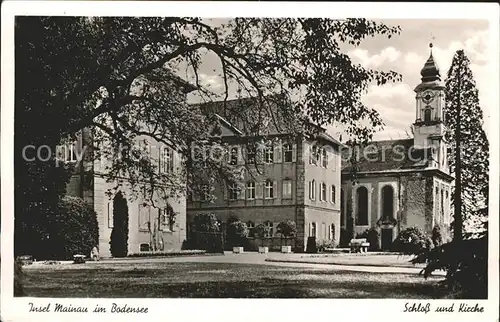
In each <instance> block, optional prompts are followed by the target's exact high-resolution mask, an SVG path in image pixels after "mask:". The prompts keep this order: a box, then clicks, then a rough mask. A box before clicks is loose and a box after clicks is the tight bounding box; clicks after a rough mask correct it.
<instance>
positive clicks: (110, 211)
mask: <svg viewBox="0 0 500 322" xmlns="http://www.w3.org/2000/svg"><path fill="white" fill-rule="evenodd" d="M108 228H113V202H112V201H110V202H108Z"/></svg>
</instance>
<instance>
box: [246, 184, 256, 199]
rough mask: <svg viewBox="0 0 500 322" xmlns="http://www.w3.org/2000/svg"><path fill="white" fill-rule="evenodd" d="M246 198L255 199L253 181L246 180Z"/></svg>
mask: <svg viewBox="0 0 500 322" xmlns="http://www.w3.org/2000/svg"><path fill="white" fill-rule="evenodd" d="M247 199H248V200H252V199H255V182H247Z"/></svg>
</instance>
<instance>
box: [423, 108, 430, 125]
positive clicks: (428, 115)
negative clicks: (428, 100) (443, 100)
mask: <svg viewBox="0 0 500 322" xmlns="http://www.w3.org/2000/svg"><path fill="white" fill-rule="evenodd" d="M430 121H431V109H430V108H426V109H425V112H424V122H430Z"/></svg>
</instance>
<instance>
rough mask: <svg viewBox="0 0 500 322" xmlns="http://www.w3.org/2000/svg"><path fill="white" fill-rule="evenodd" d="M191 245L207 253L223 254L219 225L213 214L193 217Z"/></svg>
mask: <svg viewBox="0 0 500 322" xmlns="http://www.w3.org/2000/svg"><path fill="white" fill-rule="evenodd" d="M193 223H194V225H193V226H194V231H193V232H192V233H191V237H190V238H192V241H190V243H191V245H194V246H195V248H197V249H204V250H206V252H207V253H224V247H223V246H224V245H223V243H222V233H221V229H220V224H219V222H218V220H217V217H216V216H215V214H210V213H209V214H197V215H196V216H195V217H194V221H193Z"/></svg>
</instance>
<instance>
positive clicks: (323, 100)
mask: <svg viewBox="0 0 500 322" xmlns="http://www.w3.org/2000/svg"><path fill="white" fill-rule="evenodd" d="M399 31H400V30H399V27H392V26H387V25H385V24H382V23H378V22H373V21H369V20H366V19H344V20H330V19H309V18H300V19H292V18H283V19H262V18H236V19H231V20H229V21H227V22H222V23H221V22H220V21H219V22H216V21H211V20H206V19H200V18H184V17H163V18H158V17H118V18H117V17H28V16H26V17H16V21H15V42H16V51H15V71H16V78H15V88H16V97H15V104H16V115H15V119H16V123H15V133H16V136H15V158H16V173H15V178H16V205H21V206H20V207H16V238H17V239H19V238H21V239H22V240H23V241H24V242H26V240H27V238H26V236H28V235H29V231H30V230H33V227H34V226H36V222H35V221H37V220H40V218H42V217H41V216H39V217H36V219H31V218H29V217H30V216H37V214H40V213H43V214H44V215H47V214H49V213H52V212H53V209H55V208H56V206H55V205H57V202H58V199H59V198H60V196H61V195H62V194H64V188H65V184H66V181H67V180H63V179H65V178H66V179H67V177H64V176H55V175H53V174H52V173H53V171H56V170H55V169H54V168H53V167H52V165H50V164H49V163H48V162H35V163H33V162H31V161H27V160H26V159H23V158H22V152H23V148H24V147H26V146H28V145H34V146H35V147H40V146H41V145H48V146H50V147H54V146H55V145H57V144H60V143H61V141H63V140H66V139H70V140H71V139H74V138H75V137H76V136H77V135H79V134H80V133H81V132H82V131H84V130H87V131H89V132H91V133H92V140H91V142H87V144H88V145H90V146H86V148H87V149H86V150H85V151H86V152H85V155H86V156H87V157H88V160H89V161H91V160H101V159H106V160H109V161H110V162H109V163H107V164H106V166H105V168H104V169H102V171H103V173H104V175H105V177H106V178H107V179H108V181H109V182H112V183H115V187H114V189H113V190H114V191H113V192H110V193H114V192H116V191H118V190H119V189H120V188H121V186H122V185H123V182H124V180H123V178H126V180H127V181H128V182H129V183H130V186H131V188H132V193H131V195H130V197H131V198H133V197H137V196H139V195H140V196H143V195H144V196H146V198H147V199H150V200H149V201H151V203H152V204H153V205H155V201H158V200H164V199H166V198H170V197H178V196H182V195H184V194H185V183H186V180H187V183H188V186H189V187H191V188H192V189H195V190H196V187H198V186H199V185H200V184H199V183H200V182H201V181H207V180H208V182H211V181H213V180H226V181H235V174H234V173H233V171H232V169H231V167H228V165H227V163H224V162H223V163H222V164H221V163H220V162H216V161H214V160H212V159H211V158H202V159H197V160H193V158H191V157H190V156H191V153H190V152H191V151H190V150H191V145H192V143H193V142H205V141H206V140H207V138H210V134H211V133H210V129H211V128H212V126H211V125H213V123H214V116H213V115H210V114H209V113H206V112H205V111H203V110H202V109H201V107H200V106H199V105H190V104H188V103H187V101H186V93H188V92H192V91H194V93H195V94H197V96H198V97H199V98H200V100H201V101H202V102H209V101H212V100H214V99H215V98H214V96H213V95H212V93H211V92H210V91H209V90H207V89H206V88H205V87H204V86H203V84H202V82H201V75H200V67H201V65H202V62H203V60H204V58H205V57H207V56H208V55H212V56H213V57H216V58H217V61H218V63H219V66H216V68H215V69H216V70H218V71H219V74H220V77H221V79H222V82H223V84H224V85H223V86H224V93H223V97H222V98H223V99H224V101H225V100H226V99H227V98H228V97H229V94H230V93H236V94H235V95H236V96H237V97H243V96H245V97H248V96H252V97H254V98H255V99H256V102H257V107H258V108H257V110H256V111H255V112H254V113H252V115H253V116H254V118H255V119H254V123H255V124H259V125H262V124H264V122H262V120H263V119H264V118H265V117H271V120H272V122H274V123H277V122H275V121H276V120H274V119H273V118H272V116H273V115H274V114H272V115H270V113H269V104H267V102H268V101H269V100H271V99H272V97H274V98H276V95H275V94H278V95H279V97H280V100H279V102H281V103H279V102H278V104H277V105H278V106H277V107H278V109H279V112H280V113H279V114H280V115H281V116H282V117H283V118H285V119H286V121H285V122H282V124H286V125H289V126H290V129H288V130H293V131H294V132H297V133H300V132H301V131H303V128H302V127H301V126H300V124H303V122H304V121H305V120H307V121H312V122H314V123H316V124H318V125H325V124H328V123H335V122H340V123H344V124H345V125H346V128H347V133H348V135H349V136H350V137H351V138H352V139H353V140H359V141H363V140H364V141H366V140H368V139H370V138H371V136H372V133H373V132H374V131H375V130H376V129H378V128H380V127H381V126H382V125H383V124H382V120H381V118H380V115H379V114H378V113H377V112H376V111H375V110H373V109H372V108H370V107H367V106H365V105H363V104H362V103H361V100H360V98H361V96H362V94H363V93H364V92H365V91H366V90H367V88H368V86H369V85H370V84H371V83H376V84H379V85H380V84H385V83H386V82H390V81H397V80H399V79H400V75H398V74H397V73H395V72H393V71H379V70H373V69H367V68H365V67H362V66H361V65H359V64H355V63H353V62H352V61H351V59H350V57H349V56H348V55H346V54H345V53H344V52H343V49H342V46H343V44H346V45H348V46H357V45H359V44H360V43H361V41H363V40H364V39H366V38H368V37H374V36H377V35H382V36H384V37H389V38H390V37H391V36H393V35H396V34H398V33H399ZM182 72H185V73H186V76H187V78H188V79H189V80H190V81H192V83H193V84H192V85H190V84H187V83H186V82H185V81H184V80H183V79H181V78H180V77H178V76H177V75H180V74H182ZM193 85H194V86H193ZM218 99H220V97H219V98H218ZM274 103H276V100H275V102H274ZM297 124H298V125H297ZM254 130H255V131H254V134H256V135H258V134H259V133H260V132H261V130H262V127H260V128H259V127H258V128H256V129H254ZM146 141H147V142H153V144H157V145H159V146H161V147H169V148H172V149H174V150H176V151H178V152H179V153H180V154H181V155H182V158H181V164H180V165H179V169H180V170H179V171H175V172H169V173H166V172H165V171H160V168H161V166H160V165H161V160H160V159H161V154H160V155H158V156H155V155H154V154H151V153H149V151H150V150H151V148H152V147H151V144H149V145H148V144H146ZM59 169H62V168H59ZM59 169H58V170H59ZM188 169H189V171H187V170H188ZM54 178H60V179H61V182H57V183H56V182H55V181H54ZM221 178H222V179H221ZM56 185H57V187H56ZM44 194H45V195H44ZM47 195H48V197H47ZM32 235H33V236H34V237H33V238H32V241H29V242H28V244H32V245H34V244H36V240H37V239H39V237H40V236H38V235H37V234H32ZM17 239H16V240H17ZM16 244H17V245H21V244H22V243H21V242H16ZM22 251H24V250H20V251H19V252H22Z"/></svg>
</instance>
